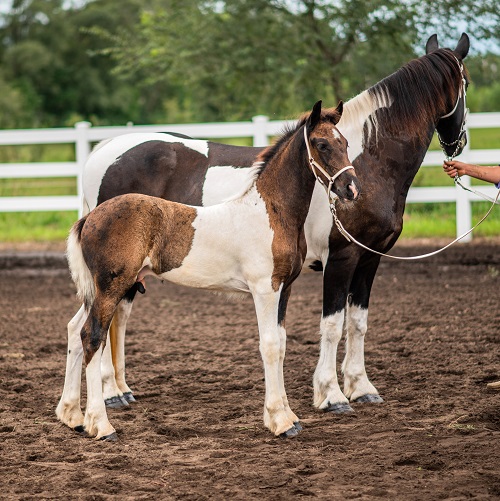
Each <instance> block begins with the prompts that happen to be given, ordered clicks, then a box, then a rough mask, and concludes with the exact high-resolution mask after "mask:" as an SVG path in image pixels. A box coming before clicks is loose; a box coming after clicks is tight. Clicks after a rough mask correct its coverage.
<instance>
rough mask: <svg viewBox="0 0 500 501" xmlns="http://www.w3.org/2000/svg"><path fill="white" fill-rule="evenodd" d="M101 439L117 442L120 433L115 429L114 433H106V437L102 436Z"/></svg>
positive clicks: (102, 440)
mask: <svg viewBox="0 0 500 501" xmlns="http://www.w3.org/2000/svg"><path fill="white" fill-rule="evenodd" d="M99 440H100V441H101V442H117V441H118V435H117V434H116V431H114V432H113V433H110V434H109V435H105V436H104V437H101V438H100V439H99Z"/></svg>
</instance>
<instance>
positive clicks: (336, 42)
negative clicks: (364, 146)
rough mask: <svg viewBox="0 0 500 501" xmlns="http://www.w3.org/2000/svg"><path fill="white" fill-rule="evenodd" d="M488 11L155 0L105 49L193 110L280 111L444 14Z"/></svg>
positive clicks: (338, 95) (420, 35)
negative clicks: (128, 31)
mask: <svg viewBox="0 0 500 501" xmlns="http://www.w3.org/2000/svg"><path fill="white" fill-rule="evenodd" d="M478 4H479V5H478ZM493 11H494V12H495V15H497V14H496V7H495V5H494V4H493V3H488V5H485V2H479V3H478V2H473V1H471V0H463V1H462V2H460V3H458V2H454V1H453V2H449V1H444V0H442V1H439V0H435V1H432V2H430V1H424V2H422V1H421V0H418V1H413V0H408V1H406V2H400V1H399V0H397V1H396V0H370V1H366V0H337V1H321V0H302V1H295V2H292V1H289V0H269V1H268V0H266V1H264V0H226V1H215V0H214V1H197V0H186V1H183V2H180V1H178V0H157V1H155V2H153V3H152V4H151V7H150V8H149V9H147V10H145V11H144V12H143V14H142V16H141V21H140V23H139V25H138V26H137V27H136V30H135V33H134V34H133V35H132V36H133V43H130V34H127V37H126V38H124V37H121V36H116V37H114V38H113V39H110V42H111V43H110V47H109V51H108V54H110V55H112V56H113V57H114V58H115V61H116V63H117V66H116V70H117V71H118V73H120V74H122V75H129V76H130V75H136V74H137V72H138V71H140V72H142V73H143V74H144V75H147V80H148V81H149V82H164V83H166V85H167V93H168V96H169V97H170V98H173V97H174V96H177V98H178V99H179V102H181V103H182V104H181V105H182V106H184V107H186V108H188V109H191V110H195V113H196V117H197V119H198V120H229V119H242V118H246V119H248V118H249V116H251V114H255V113H265V114H268V115H271V116H280V117H286V116H290V115H296V113H297V112H298V111H299V110H303V109H305V108H307V107H308V106H309V103H310V102H313V101H314V100H316V99H318V98H319V97H321V98H323V99H324V100H325V101H326V102H329V103H331V104H332V105H333V104H336V101H337V100H338V99H347V98H349V97H351V96H353V95H354V94H356V93H358V92H360V91H362V90H363V89H365V88H366V87H368V86H370V85H372V84H374V83H375V82H377V81H378V80H380V79H381V78H383V77H384V76H386V75H387V74H389V73H391V72H392V71H394V70H395V69H397V68H398V67H399V66H400V65H401V64H402V63H404V62H406V61H408V60H409V59H410V58H412V57H414V56H415V55H416V54H415V51H416V49H417V48H419V47H420V50H421V51H422V47H423V46H424V44H425V39H426V37H427V36H428V34H429V33H428V32H429V30H431V29H434V28H435V26H436V25H441V24H444V25H446V26H448V27H449V29H451V28H452V25H453V23H452V22H451V21H448V19H449V18H451V19H453V20H456V21H460V20H462V19H464V18H467V19H469V18H471V17H473V16H474V15H484V14H485V13H488V12H493ZM464 12H465V14H464ZM464 16H465V17H464ZM443 19H445V21H446V22H444V23H443ZM454 31H455V32H456V33H458V34H459V33H460V32H459V31H456V30H454ZM483 31H484V30H483ZM453 43H456V39H455V40H453ZM421 53H422V52H419V53H418V55H420V54H421Z"/></svg>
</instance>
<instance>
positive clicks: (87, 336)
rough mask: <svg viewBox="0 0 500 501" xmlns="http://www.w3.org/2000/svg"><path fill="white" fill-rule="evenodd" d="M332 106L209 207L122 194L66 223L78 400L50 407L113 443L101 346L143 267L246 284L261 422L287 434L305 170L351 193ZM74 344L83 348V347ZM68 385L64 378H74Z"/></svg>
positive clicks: (307, 193)
mask: <svg viewBox="0 0 500 501" xmlns="http://www.w3.org/2000/svg"><path fill="white" fill-rule="evenodd" d="M341 114H342V103H340V104H339V106H338V107H337V109H335V110H328V111H325V112H323V113H322V112H321V101H319V102H318V103H316V105H315V106H314V108H313V111H312V112H311V114H310V115H309V116H308V117H307V118H306V119H302V120H300V121H299V123H298V124H297V126H296V127H295V128H294V129H291V130H289V131H288V132H286V133H285V134H284V135H283V136H282V137H281V138H280V139H279V140H278V141H277V143H276V144H275V145H274V146H271V147H269V148H267V149H266V150H264V151H263V152H262V153H261V154H260V155H259V156H258V157H257V162H256V164H255V166H254V168H253V169H252V171H251V172H252V176H253V177H254V181H252V182H251V184H250V185H247V187H246V189H245V190H244V192H243V194H241V195H240V196H239V197H237V198H235V199H233V200H231V201H226V202H224V203H221V204H218V205H213V206H210V207H193V206H189V205H184V204H179V203H177V202H171V201H168V200H164V199H162V198H157V197H151V196H149V195H142V194H137V193H129V194H126V195H121V196H118V197H115V198H112V199H110V200H108V201H106V202H104V203H102V204H100V205H99V206H98V207H96V208H95V209H94V210H93V211H91V212H90V213H89V214H87V215H86V216H84V217H83V218H82V219H80V221H78V222H77V223H75V225H74V226H73V228H72V230H71V232H70V236H69V238H68V250H67V255H68V262H69V265H70V269H71V274H72V277H73V280H74V281H75V284H76V286H77V290H78V294H79V297H80V298H81V299H82V301H83V303H84V308H83V309H82V310H81V313H79V314H78V315H77V320H76V321H75V323H74V329H75V330H76V331H77V332H80V333H81V340H82V341H81V343H80V346H79V347H78V346H75V347H74V348H73V350H72V352H71V353H69V354H68V373H67V374H66V376H67V379H69V380H72V381H74V382H76V381H77V380H78V385H79V381H80V378H81V360H82V356H84V357H85V362H86V365H87V368H86V373H87V408H86V414H85V417H83V415H82V412H81V410H80V406H79V404H80V402H79V395H78V398H77V399H76V400H73V401H68V400H67V399H66V398H65V396H64V395H63V398H62V399H61V402H60V405H59V407H58V410H57V412H58V416H59V418H60V419H61V420H62V421H63V422H64V423H66V424H68V425H69V426H72V427H75V426H76V427H82V426H83V427H84V429H85V431H86V432H87V433H88V434H89V435H91V436H95V437H96V438H102V439H108V440H113V439H115V438H116V433H115V430H114V428H113V427H112V426H111V424H110V422H109V421H108V418H107V416H106V408H105V404H104V399H103V393H102V383H101V381H102V380H101V354H102V350H103V347H104V344H105V342H106V336H107V333H108V328H109V326H110V324H111V320H112V318H113V316H114V314H115V310H116V308H117V306H118V305H119V304H120V303H121V302H122V301H123V300H125V301H127V299H128V298H129V297H130V296H131V295H133V294H134V293H135V291H136V290H137V289H144V287H145V284H144V282H143V280H144V277H145V276H146V275H153V276H155V277H157V278H159V279H162V280H163V279H165V280H169V281H172V282H174V283H178V284H183V285H187V286H190V287H196V288H201V289H210V290H215V291H221V292H246V293H251V294H252V297H253V299H254V302H255V310H256V313H257V320H258V325H259V335H260V345H259V346H260V352H261V355H262V359H263V362H264V373H265V382H266V384H265V386H266V395H265V405H264V423H265V425H266V427H267V428H269V429H270V430H271V432H273V433H274V434H275V435H280V436H283V437H291V436H294V435H296V434H297V433H298V432H299V431H300V430H301V426H300V424H299V420H298V418H297V416H296V415H295V414H294V413H293V412H292V410H291V409H290V406H289V404H288V399H287V396H286V392H285V385H284V381H283V360H284V357H285V345H286V333H285V314H286V307H287V302H288V298H289V296H290V292H291V285H292V283H293V281H294V280H295V278H296V277H297V276H298V275H299V273H300V271H301V269H302V265H303V263H304V259H305V257H306V242H305V236H304V223H305V221H306V217H307V214H308V211H309V204H310V202H311V198H312V194H313V191H314V186H315V184H316V179H318V180H319V181H321V182H322V183H323V184H324V185H325V188H326V187H327V194H328V196H327V195H326V194H325V193H323V196H324V197H325V199H328V198H330V196H331V195H330V193H331V190H332V191H334V192H335V194H336V195H337V196H339V197H341V198H345V199H347V200H355V199H356V198H357V196H358V193H359V192H358V188H357V184H358V183H357V180H356V177H355V174H354V170H353V169H354V168H353V167H352V165H350V161H349V158H348V156H347V141H346V140H345V138H344V137H343V136H342V135H341V134H340V132H339V131H338V130H337V128H336V127H335V124H336V123H337V122H338V120H339V118H340V116H341ZM82 345H83V346H82ZM73 389H74V387H73Z"/></svg>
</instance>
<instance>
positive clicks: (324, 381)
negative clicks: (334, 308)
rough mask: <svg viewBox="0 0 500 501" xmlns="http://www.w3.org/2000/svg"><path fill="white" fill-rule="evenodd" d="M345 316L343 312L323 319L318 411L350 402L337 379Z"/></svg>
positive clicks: (317, 375)
mask: <svg viewBox="0 0 500 501" xmlns="http://www.w3.org/2000/svg"><path fill="white" fill-rule="evenodd" d="M344 314H345V310H342V311H340V312H338V313H335V314H333V315H329V316H328V317H323V318H322V319H321V326H320V334H321V346H320V354H319V361H318V365H317V367H316V371H315V372H314V406H315V407H317V408H318V409H325V408H326V407H328V406H329V405H330V404H338V403H342V404H346V403H348V402H349V401H348V400H347V398H346V397H345V396H344V394H343V393H342V391H341V390H340V386H339V382H338V377H337V346H338V344H339V341H340V340H341V338H342V330H343V327H344Z"/></svg>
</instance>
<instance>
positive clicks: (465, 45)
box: [455, 33, 470, 59]
mask: <svg viewBox="0 0 500 501" xmlns="http://www.w3.org/2000/svg"><path fill="white" fill-rule="evenodd" d="M469 48H470V40H469V36H468V35H467V33H462V36H461V37H460V40H459V41H458V44H457V47H456V49H455V52H456V53H457V54H458V55H459V56H460V59H465V56H467V54H468V53H469Z"/></svg>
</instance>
